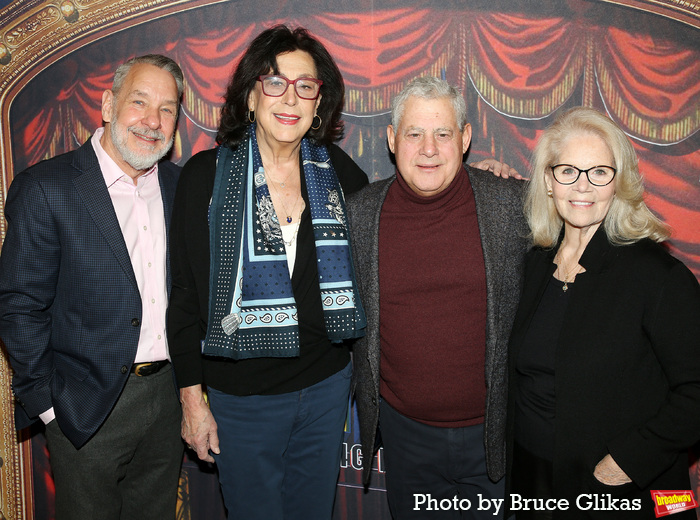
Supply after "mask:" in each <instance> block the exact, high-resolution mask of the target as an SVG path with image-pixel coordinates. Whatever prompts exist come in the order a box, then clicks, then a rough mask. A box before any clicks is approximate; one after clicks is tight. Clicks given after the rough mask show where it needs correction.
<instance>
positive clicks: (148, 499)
mask: <svg viewBox="0 0 700 520" xmlns="http://www.w3.org/2000/svg"><path fill="white" fill-rule="evenodd" d="M182 89H183V78H182V71H181V70H180V67H178V65H177V64H176V63H175V62H174V61H172V60H171V59H170V58H166V57H165V56H160V55H147V56H141V57H138V58H133V59H131V60H129V61H128V62H126V63H125V64H123V65H121V66H120V67H119V68H118V69H117V71H116V73H115V75H114V82H113V85H112V88H111V89H110V90H106V91H105V92H104V94H103V95H102V119H103V121H104V128H98V129H97V130H96V131H95V133H94V135H93V136H92V137H91V138H90V139H89V140H88V142H86V143H85V144H84V145H83V146H81V147H80V148H78V149H77V150H75V151H72V152H69V153H66V154H63V155H60V156H58V157H55V158H53V159H50V160H48V161H43V162H41V163H39V164H37V165H35V166H32V167H30V168H28V169H27V170H26V171H24V172H22V173H20V174H19V175H17V176H16V177H15V179H14V181H13V182H12V185H11V186H10V189H9V192H8V196H7V203H6V206H5V217H6V219H7V223H8V228H7V237H6V239H5V244H4V246H3V249H2V255H1V256H0V338H2V341H3V343H4V344H5V346H6V348H7V352H8V354H9V358H10V363H11V365H12V368H13V369H14V378H13V390H14V393H15V396H16V399H17V406H16V407H15V422H16V425H17V428H24V427H26V426H28V425H29V424H31V423H32V422H34V421H36V420H39V419H41V420H42V421H43V422H44V423H45V424H46V437H47V441H48V447H49V452H50V457H51V466H52V469H53V474H54V481H55V485H56V518H57V520H66V519H76V520H77V519H87V518H100V519H101V520H105V519H106V520H119V519H129V520H133V519H154V518H158V519H167V518H171V519H172V518H174V517H175V506H176V500H177V486H178V478H179V472H180V462H181V459H182V452H183V445H182V441H181V439H180V419H181V411H180V403H179V400H178V397H177V393H176V390H175V386H174V384H173V377H172V373H171V368H170V363H169V361H168V345H167V340H166V336H165V313H166V309H167V302H168V294H169V292H170V291H169V290H170V270H169V267H168V253H167V231H168V227H169V224H170V212H171V208H172V203H173V197H174V195H175V187H176V184H177V179H178V176H179V170H180V169H179V167H177V166H175V165H174V164H172V163H170V162H167V161H164V162H160V163H159V162H158V161H160V159H161V158H163V156H164V155H165V154H166V153H167V152H168V150H170V147H171V146H172V143H173V137H174V134H175V126H176V123H177V116H178V109H179V101H180V98H181V96H182Z"/></svg>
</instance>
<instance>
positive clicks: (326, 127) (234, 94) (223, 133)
mask: <svg viewBox="0 0 700 520" xmlns="http://www.w3.org/2000/svg"><path fill="white" fill-rule="evenodd" d="M297 50H299V51H304V52H307V53H309V55H310V56H311V57H312V58H313V60H314V64H315V65H316V72H317V74H318V79H320V80H321V81H323V85H322V86H321V102H320V104H319V106H318V109H317V111H316V113H317V114H318V116H319V117H320V118H321V121H322V122H321V126H320V127H319V128H318V129H316V130H314V129H310V130H309V131H308V132H307V134H306V135H307V136H308V137H310V138H311V139H313V140H314V141H316V142H317V143H319V144H326V145H327V144H330V143H332V142H333V141H336V140H338V139H340V137H341V136H342V134H343V122H342V121H341V120H340V114H341V110H342V109H343V103H344V100H345V86H344V85H343V77H342V76H341V74H340V70H338V66H337V65H336V64H335V61H333V58H331V55H330V54H329V53H328V51H327V50H326V48H325V47H324V46H323V45H322V44H321V42H319V41H318V40H317V39H315V38H314V37H313V36H311V35H310V34H309V31H307V30H306V29H304V28H303V27H298V28H296V29H294V30H291V29H290V28H289V27H287V26H286V25H276V26H274V27H271V28H270V29H267V30H265V31H263V32H261V33H260V34H259V35H258V36H257V37H256V38H255V39H254V40H253V41H252V42H251V44H250V46H249V47H248V49H247V50H246V51H245V54H243V57H242V58H241V61H240V62H239V63H238V66H237V67H236V70H235V71H234V73H233V76H232V77H231V81H230V82H229V84H228V86H227V87H226V95H225V97H224V105H223V106H222V107H221V121H220V122H219V130H218V133H217V136H216V140H217V142H218V143H219V144H225V145H229V146H235V145H236V144H238V143H239V142H240V141H241V140H242V139H243V137H244V136H245V133H246V130H247V128H248V126H249V125H250V122H249V120H248V95H249V94H250V92H251V90H253V89H254V88H255V82H256V81H257V78H258V76H262V75H264V74H269V73H270V71H272V73H273V74H279V73H280V71H279V69H278V66H277V56H279V55H280V54H284V53H287V52H293V51H297Z"/></svg>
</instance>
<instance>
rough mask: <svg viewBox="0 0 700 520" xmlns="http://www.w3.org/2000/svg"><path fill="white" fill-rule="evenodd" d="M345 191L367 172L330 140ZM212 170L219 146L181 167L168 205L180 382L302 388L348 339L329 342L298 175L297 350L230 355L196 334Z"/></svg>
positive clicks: (247, 389)
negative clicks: (208, 350) (204, 344)
mask: <svg viewBox="0 0 700 520" xmlns="http://www.w3.org/2000/svg"><path fill="white" fill-rule="evenodd" d="M328 151H329V154H330V158H331V162H332V163H333V167H334V169H335V172H336V175H337V176H338V180H339V181H340V185H341V187H342V188H343V191H344V193H345V195H346V196H347V195H348V194H349V193H352V192H355V191H357V190H359V189H360V188H362V187H363V186H364V185H366V184H367V176H366V175H365V174H364V172H363V171H362V170H361V169H360V168H359V167H358V166H357V165H356V164H355V163H354V162H353V161H352V159H351V158H350V157H348V155H347V154H346V153H345V152H343V150H341V149H340V148H338V147H337V146H335V145H331V146H329V147H328ZM215 173H216V150H215V149H213V150H207V151H204V152H200V153H198V154H196V155H195V156H193V157H192V158H191V159H190V160H189V161H187V163H186V164H185V166H184V167H183V169H182V174H181V175H180V182H179V183H178V187H177V193H176V195H175V205H174V208H173V221H172V226H171V232H170V251H171V252H170V255H171V259H172V260H171V262H172V273H173V289H172V293H171V296H170V305H169V308H168V347H169V350H170V357H171V360H172V363H173V368H174V370H175V376H176V379H177V383H178V386H179V387H185V386H191V385H196V384H200V383H206V384H207V385H210V386H212V387H213V388H216V389H217V390H220V391H223V392H226V393H230V394H234V395H250V394H279V393H286V392H292V391H296V390H300V389H302V388H306V387H308V386H311V385H313V384H315V383H317V382H319V381H321V380H323V379H325V378H326V377H328V376H330V375H332V374H333V373H335V372H337V371H338V370H340V369H342V368H343V367H344V366H345V365H347V364H348V362H349V360H350V354H349V352H348V348H347V346H344V345H343V346H340V347H339V346H337V345H336V346H334V345H332V344H331V343H330V341H329V340H328V337H327V335H326V331H325V325H324V323H323V311H322V308H321V299H320V289H319V286H318V275H317V271H316V261H315V258H316V254H315V245H314V241H313V227H312V225H311V215H310V211H309V201H308V194H307V192H306V185H305V183H304V179H303V175H302V196H303V198H304V201H305V202H306V208H305V209H304V212H303V213H302V217H301V224H300V229H299V234H298V237H297V245H298V249H297V258H296V261H295V267H294V273H293V276H292V289H293V291H294V297H295V299H296V300H297V306H298V311H299V335H300V346H301V354H300V356H299V357H296V358H284V359H282V358H259V359H246V360H242V361H231V360H225V359H223V358H213V357H203V356H202V355H201V340H203V339H204V336H205V334H206V329H207V314H208V308H209V307H208V305H209V225H208V219H207V213H208V208H209V202H210V200H211V195H212V191H213V186H214V177H215Z"/></svg>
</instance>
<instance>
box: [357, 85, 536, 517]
mask: <svg viewBox="0 0 700 520" xmlns="http://www.w3.org/2000/svg"><path fill="white" fill-rule="evenodd" d="M387 137H388V141H389V148H390V149H391V151H392V152H393V153H394V155H395V158H396V169H397V175H396V176H395V177H392V178H390V179H387V180H385V181H379V182H376V183H373V184H372V185H370V186H368V187H366V188H365V189H364V190H362V191H361V192H360V193H358V194H357V195H356V196H355V197H351V198H350V199H349V201H348V214H349V220H350V227H351V235H352V238H353V247H354V258H355V261H356V264H357V266H356V268H357V274H358V281H359V284H360V295H361V297H362V299H363V303H364V305H365V309H366V311H367V314H368V324H367V335H366V336H365V337H364V338H363V339H361V340H359V341H358V343H357V344H356V346H355V351H354V366H355V378H356V382H357V389H356V400H357V406H358V412H359V417H360V432H361V437H362V444H363V452H364V453H365V462H364V464H365V482H367V481H368V479H369V476H370V467H371V454H372V453H373V452H372V450H373V447H374V445H375V441H376V438H377V436H376V431H377V425H378V424H379V426H380V431H381V439H382V441H383V445H384V459H385V463H386V471H387V473H386V484H387V497H388V500H389V507H390V509H391V512H392V515H393V517H394V518H395V519H400V520H404V519H411V518H426V517H427V518H433V517H435V518H482V517H483V518H487V517H488V518H499V517H502V516H499V515H502V513H503V508H502V507H500V511H499V515H494V513H495V511H496V507H497V506H496V505H495V504H496V503H497V502H494V499H502V498H503V493H504V486H503V482H502V476H503V474H504V472H505V460H504V458H505V409H506V374H505V366H506V356H507V354H506V353H507V342H508V335H509V333H510V326H511V324H512V320H513V317H514V314H515V309H516V306H517V302H518V297H519V293H520V283H521V265H522V257H523V255H524V253H525V251H526V250H527V242H526V240H525V237H526V225H525V222H524V219H523V216H522V209H521V185H520V183H519V182H518V181H516V180H512V179H511V180H506V179H500V178H496V177H493V176H492V175H489V174H486V173H483V172H479V171H478V170H475V169H473V168H469V167H467V168H465V167H464V166H463V164H462V160H463V156H464V154H465V153H466V151H467V149H468V148H469V144H470V141H471V126H470V125H469V124H467V122H466V106H465V103H464V99H463V98H462V96H461V95H460V94H459V92H458V91H457V90H456V89H455V88H454V87H452V86H450V85H449V84H448V83H446V82H445V81H442V80H439V79H437V78H430V77H425V78H418V79H417V80H414V81H412V82H411V83H409V84H408V85H407V86H406V88H405V89H404V90H403V91H402V92H401V93H400V94H399V95H398V96H397V98H396V99H395V100H394V106H393V111H392V124H391V125H390V126H389V127H388V129H387ZM479 495H481V497H480V496H479ZM480 499H481V500H482V501H484V502H483V505H485V503H486V502H485V501H487V500H490V504H491V506H490V510H489V511H484V510H481V511H479V510H478V509H479V505H480ZM482 509H483V508H482Z"/></svg>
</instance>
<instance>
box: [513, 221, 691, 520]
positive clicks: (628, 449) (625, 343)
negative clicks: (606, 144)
mask: <svg viewBox="0 0 700 520" xmlns="http://www.w3.org/2000/svg"><path fill="white" fill-rule="evenodd" d="M554 254H555V250H543V249H540V248H535V249H533V250H532V251H531V252H530V253H529V254H528V259H527V263H526V270H525V285H524V288H523V295H522V299H521V301H520V306H519V309H518V313H517V315H516V318H515V323H514V325H513V332H512V335H511V341H510V353H509V380H510V388H509V419H508V433H509V454H510V453H512V437H513V435H512V432H513V419H512V418H513V413H512V412H513V407H514V396H515V394H516V393H517V392H518V386H517V379H516V377H515V360H516V359H517V356H518V354H519V351H520V347H521V345H522V341H523V338H524V336H525V334H526V332H527V330H528V326H529V324H530V321H531V319H532V316H533V314H534V312H535V310H536V308H537V305H538V304H539V301H540V298H541V297H542V294H543V292H544V288H545V286H546V284H547V281H548V279H549V277H550V276H552V275H553V273H554V270H555V265H554V264H553V258H554ZM579 263H580V264H581V265H582V266H583V267H584V268H585V269H586V272H585V273H582V274H579V275H578V276H577V277H576V281H575V283H574V284H570V285H569V288H570V289H569V290H571V295H570V299H569V304H568V307H567V309H566V313H565V316H564V322H563V324H562V332H561V334H560V336H559V339H558V342H557V345H556V354H555V390H556V419H555V420H556V425H555V432H556V433H555V445H554V495H555V497H557V498H567V499H569V502H570V504H571V506H572V507H571V509H570V510H569V511H568V512H567V513H555V518H599V517H601V513H600V512H594V511H580V510H579V509H578V508H577V507H576V505H575V500H576V497H577V496H578V495H580V494H582V493H597V494H599V495H602V494H607V493H609V494H611V495H612V496H613V497H615V498H620V497H624V498H628V499H633V498H639V499H641V504H642V511H633V512H631V513H630V514H629V518H635V519H639V518H654V513H653V502H652V500H651V495H650V493H649V490H652V489H664V490H671V489H675V490H688V489H690V483H689V477H688V458H687V454H686V452H687V448H689V447H690V446H692V445H693V444H694V443H695V442H697V441H698V440H699V439H700V286H699V285H698V282H697V280H696V279H695V277H694V276H693V274H692V273H691V272H690V271H689V270H688V269H687V268H686V267H685V266H684V265H683V264H682V263H681V262H680V261H678V260H677V259H675V258H673V257H672V256H671V255H670V254H668V252H666V250H665V249H664V248H663V246H661V245H659V244H657V243H655V242H653V241H651V240H648V239H644V240H640V241H639V242H636V243H634V244H631V245H625V246H614V245H612V244H610V243H609V241H608V239H607V236H606V234H605V232H604V229H603V227H602V226H601V227H600V228H599V229H598V231H597V232H596V234H595V235H594V236H593V238H592V239H591V242H590V243H589V244H588V247H587V248H586V250H585V251H584V253H583V255H582V257H581V260H580V262H579ZM608 453H610V454H611V455H612V457H613V459H615V461H616V462H617V463H618V465H619V466H620V467H621V468H622V469H623V470H624V471H625V473H627V475H628V476H629V477H630V478H631V479H632V480H633V483H632V484H627V485H624V486H619V487H611V486H605V485H603V484H601V483H600V482H598V481H597V480H596V479H595V478H594V477H593V470H594V468H595V466H596V464H597V463H598V462H599V461H600V460H601V459H602V458H603V457H604V456H605V455H606V454H608ZM511 461H512V457H509V461H508V463H509V464H508V465H509V470H510V464H511ZM692 517H694V514H693V516H692ZM602 518H615V519H618V518H620V519H623V518H627V516H626V514H625V513H624V512H620V511H617V512H611V513H608V514H607V516H606V515H605V514H603V515H602ZM674 518H676V516H675V515H674Z"/></svg>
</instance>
